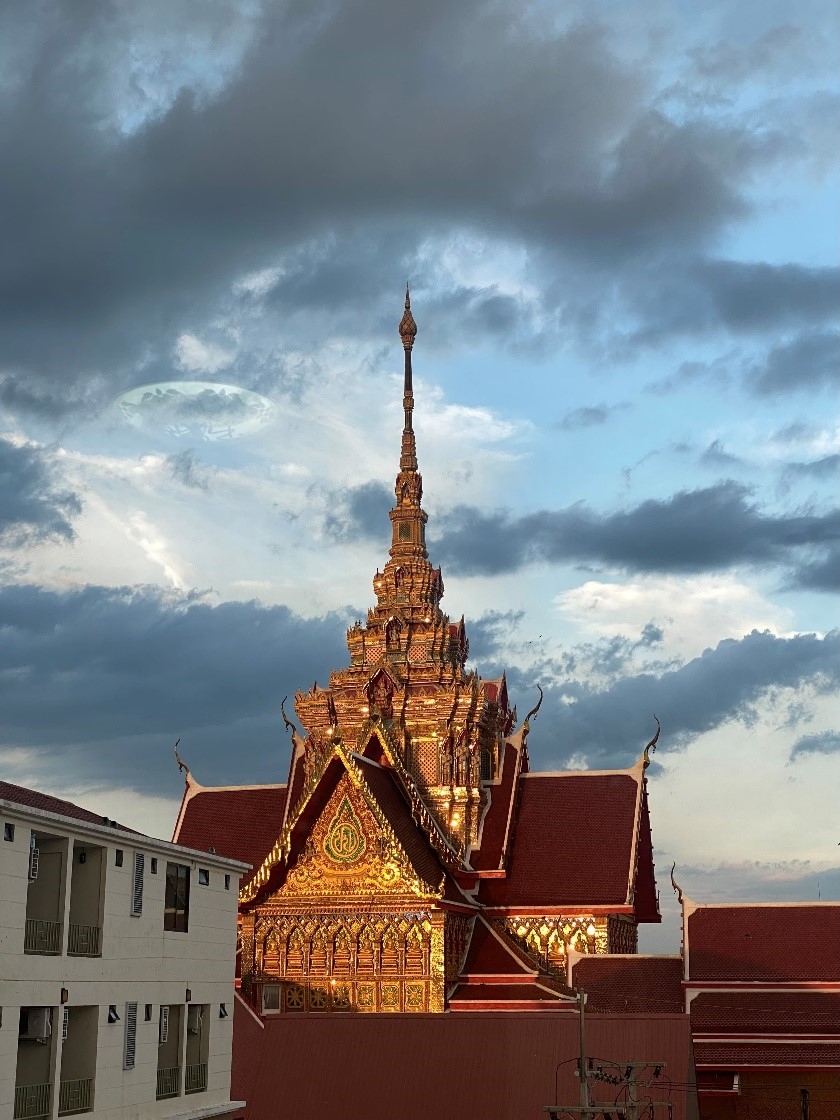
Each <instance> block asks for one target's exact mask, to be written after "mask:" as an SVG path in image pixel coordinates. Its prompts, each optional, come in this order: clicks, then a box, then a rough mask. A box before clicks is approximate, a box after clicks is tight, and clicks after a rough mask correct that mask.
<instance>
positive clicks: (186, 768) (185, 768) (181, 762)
mask: <svg viewBox="0 0 840 1120" xmlns="http://www.w3.org/2000/svg"><path fill="white" fill-rule="evenodd" d="M180 742H181V738H180V736H179V737H178V738H177V739H176V740H175V761H176V762H177V763H178V769H179V770H180V771H181V773H182V774H183V773H184V772H185V771H186V776H187V781H189V777H190V768H189V766H187V764H186V762H184V760H183V758H181V756H180V755H179V754H178V744H179V743H180Z"/></svg>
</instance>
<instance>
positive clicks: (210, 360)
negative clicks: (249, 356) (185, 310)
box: [175, 331, 236, 373]
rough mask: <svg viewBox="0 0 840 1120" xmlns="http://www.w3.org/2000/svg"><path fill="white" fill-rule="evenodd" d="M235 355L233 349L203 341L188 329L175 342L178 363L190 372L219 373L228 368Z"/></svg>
mask: <svg viewBox="0 0 840 1120" xmlns="http://www.w3.org/2000/svg"><path fill="white" fill-rule="evenodd" d="M235 357H236V354H235V352H234V351H233V350H225V349H224V348H223V347H221V346H217V345H214V344H213V343H209V342H202V340H201V339H200V338H197V337H196V336H195V335H194V334H190V333H189V332H188V331H185V332H184V333H183V334H182V335H180V336H179V337H178V341H177V342H176V343H175V361H176V364H177V365H178V366H179V367H180V368H181V369H185V370H187V371H188V372H189V373H218V372H219V370H221V369H227V367H228V366H229V365H231V363H232V362H233V360H234V358H235Z"/></svg>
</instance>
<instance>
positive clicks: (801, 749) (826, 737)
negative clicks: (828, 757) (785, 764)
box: [790, 731, 840, 762]
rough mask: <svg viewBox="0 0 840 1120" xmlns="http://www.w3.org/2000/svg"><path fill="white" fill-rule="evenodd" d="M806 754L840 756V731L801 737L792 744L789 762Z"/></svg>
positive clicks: (822, 732)
mask: <svg viewBox="0 0 840 1120" xmlns="http://www.w3.org/2000/svg"><path fill="white" fill-rule="evenodd" d="M807 754H840V731H821V732H819V733H818V734H816V735H803V736H802V738H801V739H797V740H796V742H795V743H794V744H793V747H792V748H791V752H790V761H791V762H793V760H794V759H795V758H799V757H800V756H801V755H807Z"/></svg>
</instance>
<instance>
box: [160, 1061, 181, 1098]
mask: <svg viewBox="0 0 840 1120" xmlns="http://www.w3.org/2000/svg"><path fill="white" fill-rule="evenodd" d="M180 1093H181V1067H180V1066H172V1067H171V1068H170V1069H159V1070H158V1071H157V1093H156V1097H157V1099H158V1100H159V1101H162V1100H165V1099H166V1098H167V1097H177V1096H179V1095H180Z"/></svg>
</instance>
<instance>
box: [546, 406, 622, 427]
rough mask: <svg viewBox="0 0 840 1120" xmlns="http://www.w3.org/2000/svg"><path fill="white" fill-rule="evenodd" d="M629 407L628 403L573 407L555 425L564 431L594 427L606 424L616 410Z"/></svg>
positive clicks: (620, 410)
mask: <svg viewBox="0 0 840 1120" xmlns="http://www.w3.org/2000/svg"><path fill="white" fill-rule="evenodd" d="M629 407H630V405H629V404H626V403H621V404H612V405H610V404H596V405H585V406H583V407H581V408H573V409H572V410H571V411H570V412H567V413H566V415H565V416H564V417H563V419H562V420H560V421H559V422H558V424H557V427H558V428H560V429H562V430H563V431H566V432H574V431H577V430H578V429H580V428H595V427H598V426H599V425H601V424H606V422H607V420H608V419H609V417H610V416H612V415H613V414H614V413H616V412H623V411H624V410H626V409H628V408H629Z"/></svg>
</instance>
